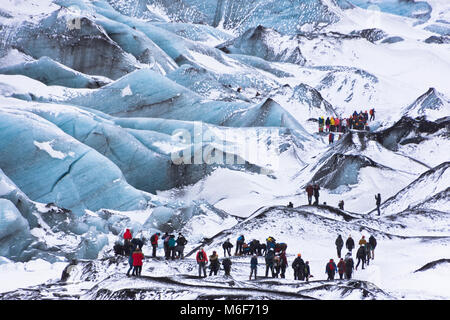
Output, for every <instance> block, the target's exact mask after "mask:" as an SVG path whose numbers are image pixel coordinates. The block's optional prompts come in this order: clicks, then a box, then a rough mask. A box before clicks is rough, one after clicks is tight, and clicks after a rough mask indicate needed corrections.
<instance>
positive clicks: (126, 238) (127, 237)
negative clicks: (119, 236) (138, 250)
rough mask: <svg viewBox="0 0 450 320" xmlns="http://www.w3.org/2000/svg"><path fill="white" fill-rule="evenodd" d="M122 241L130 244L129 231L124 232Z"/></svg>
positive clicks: (130, 235) (131, 237) (131, 236)
mask: <svg viewBox="0 0 450 320" xmlns="http://www.w3.org/2000/svg"><path fill="white" fill-rule="evenodd" d="M123 239H124V241H125V242H130V241H131V239H133V235H132V234H131V231H130V229H127V230H125V233H124V234H123Z"/></svg>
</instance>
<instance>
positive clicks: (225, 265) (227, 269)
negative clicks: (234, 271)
mask: <svg viewBox="0 0 450 320" xmlns="http://www.w3.org/2000/svg"><path fill="white" fill-rule="evenodd" d="M232 264H233V263H232V262H231V259H230V258H225V259H223V260H222V265H223V270H224V271H225V275H226V276H229V275H230V271H231V265H232Z"/></svg>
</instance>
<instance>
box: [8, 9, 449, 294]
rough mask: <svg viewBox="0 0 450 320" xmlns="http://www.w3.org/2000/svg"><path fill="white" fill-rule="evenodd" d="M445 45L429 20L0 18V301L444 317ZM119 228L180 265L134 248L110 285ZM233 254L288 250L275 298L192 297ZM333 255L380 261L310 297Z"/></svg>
mask: <svg viewBox="0 0 450 320" xmlns="http://www.w3.org/2000/svg"><path fill="white" fill-rule="evenodd" d="M449 26H450V3H449V2H448V1H447V0H426V1H406V2H405V1H397V0H379V1H376V2H373V1H366V0H296V1H291V0H289V1H288V0H282V1H271V0H256V1H251V2H249V1H231V0H196V1H193V0H192V1H191V0H180V1H176V2H174V1H165V0H155V1H153V0H148V1H138V0H133V1H129V0H126V1H125V0H97V1H91V0H3V1H2V2H1V4H0V283H1V285H0V298H1V299H245V298H249V299H351V300H359V299H450V293H449V290H448V283H450V278H449V275H450V272H449V268H450V264H449V261H450V260H449V259H450V257H449V256H448V252H450V251H449V246H450V217H449V214H450V210H449V209H450V204H449V202H450V201H449V185H450V177H449V164H450V155H449V153H448V150H450V131H449V130H450V82H449V81H448V75H449V74H450V50H449V49H450V27H449ZM372 108H375V111H376V113H375V119H374V120H370V121H369V122H368V126H369V130H368V131H367V130H349V131H348V132H346V133H345V134H342V133H335V139H334V142H333V143H331V144H329V140H328V137H329V136H328V133H325V132H319V130H318V118H319V117H321V116H323V117H324V118H325V119H326V118H327V117H334V118H335V117H339V118H348V117H349V116H350V115H351V114H352V113H353V112H354V111H357V112H360V111H365V110H370V109H372ZM309 183H317V184H318V185H319V186H320V188H321V190H320V204H319V205H318V206H311V205H307V203H308V202H307V197H306V193H305V187H306V185H307V184H309ZM377 193H380V194H381V197H382V203H381V206H380V210H381V214H380V215H378V212H377V210H376V205H375V198H374V196H375V194H377ZM340 200H343V201H344V203H345V206H344V209H343V210H341V209H338V208H337V207H338V203H339V201H340ZM289 202H292V203H293V208H290V207H287V204H288V203H289ZM127 228H128V229H130V230H132V232H133V234H134V235H135V236H137V237H140V236H142V237H144V238H145V239H147V240H148V239H149V238H150V236H151V235H152V234H153V233H155V232H161V234H163V233H164V232H166V231H168V232H172V233H175V234H177V233H178V232H181V233H183V234H184V235H185V236H186V238H187V239H188V241H189V242H188V244H187V246H186V249H185V252H186V258H185V259H184V260H175V261H172V260H169V261H165V260H164V259H161V258H159V259H151V258H150V256H151V246H150V244H149V243H146V244H145V245H144V254H145V256H146V258H145V260H144V267H143V271H142V275H143V277H142V278H140V279H136V278H128V277H126V275H125V273H126V271H127V269H128V259H127V257H124V256H120V255H115V254H114V250H113V246H114V245H115V244H116V243H117V242H120V241H121V237H122V235H123V233H124V231H125V229H127ZM241 234H244V235H245V237H246V239H247V240H248V241H251V240H253V239H257V240H259V241H261V242H265V239H266V238H267V237H269V236H273V237H275V238H276V239H277V241H279V242H285V243H287V244H288V247H287V251H286V253H287V259H288V263H289V267H288V270H287V273H286V279H280V278H276V279H272V278H264V277H261V275H262V274H263V273H264V271H265V270H264V269H265V267H264V258H263V257H260V258H259V263H260V268H259V269H258V272H259V276H260V277H259V278H258V279H257V280H251V281H249V280H248V275H249V273H250V257H248V256H233V257H232V258H231V259H232V262H233V265H232V271H231V277H225V276H224V275H223V271H220V272H219V275H218V276H212V277H207V278H205V279H198V278H197V277H196V275H197V265H196V262H195V253H196V250H197V249H198V248H199V247H200V246H203V247H204V248H205V250H206V252H207V253H208V254H211V253H212V251H213V250H215V251H217V252H218V253H219V256H220V258H223V256H222V253H223V250H222V247H221V244H222V243H223V242H224V241H225V240H226V239H227V238H230V239H231V241H232V242H234V241H235V240H236V239H237V237H238V236H240V235H241ZM338 234H341V235H342V236H343V238H344V240H345V239H346V238H347V237H348V236H349V235H352V236H353V238H354V239H355V240H356V241H358V240H359V239H360V238H361V236H362V235H365V236H366V238H368V237H369V236H370V235H374V236H375V237H376V238H377V241H378V245H377V248H376V250H375V259H374V260H372V261H371V263H370V265H369V266H368V267H367V268H365V269H364V270H361V269H358V270H357V271H356V272H355V273H354V277H353V279H352V280H351V281H350V280H342V281H341V280H339V281H335V282H329V281H326V279H327V277H326V274H325V273H324V271H325V264H326V262H327V261H328V260H329V259H330V258H333V259H334V260H335V261H337V260H338V258H337V257H336V249H335V245H334V241H335V239H336V237H337V235H338ZM298 253H301V254H302V257H303V259H304V260H308V261H309V263H310V266H311V273H312V274H313V275H314V278H312V279H311V281H310V282H309V283H304V282H301V281H295V280H293V272H292V269H291V268H290V264H291V263H292V261H293V260H294V258H295V257H296V256H297V254H298ZM161 254H162V246H161V245H160V248H159V249H158V255H159V256H161ZM353 257H354V258H355V252H353ZM355 261H356V259H355Z"/></svg>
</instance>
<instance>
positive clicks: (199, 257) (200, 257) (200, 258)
mask: <svg viewBox="0 0 450 320" xmlns="http://www.w3.org/2000/svg"><path fill="white" fill-rule="evenodd" d="M203 258H204V257H203V251H199V253H198V259H199V260H200V261H202V260H203Z"/></svg>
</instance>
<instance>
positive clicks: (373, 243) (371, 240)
mask: <svg viewBox="0 0 450 320" xmlns="http://www.w3.org/2000/svg"><path fill="white" fill-rule="evenodd" d="M369 243H370V250H371V251H372V260H373V259H375V247H376V246H377V240H376V239H375V237H374V236H373V235H371V236H370V238H369Z"/></svg>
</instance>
